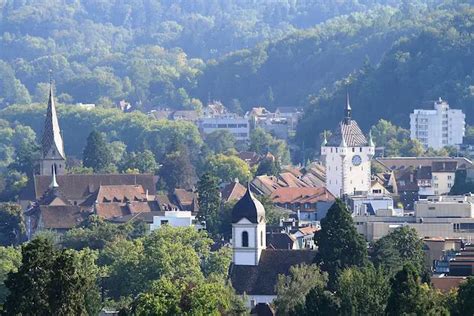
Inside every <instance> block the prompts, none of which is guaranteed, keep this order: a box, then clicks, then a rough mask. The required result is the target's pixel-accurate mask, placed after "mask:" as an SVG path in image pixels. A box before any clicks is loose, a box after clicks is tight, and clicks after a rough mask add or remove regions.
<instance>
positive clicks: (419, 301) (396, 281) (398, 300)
mask: <svg viewBox="0 0 474 316" xmlns="http://www.w3.org/2000/svg"><path fill="white" fill-rule="evenodd" d="M390 283H391V291H390V295H389V297H388V302H387V307H386V309H385V313H386V315H397V316H398V315H449V312H448V310H447V307H446V306H444V304H443V302H442V299H441V295H440V294H439V293H438V292H435V291H434V290H432V289H431V288H430V287H429V286H428V284H426V283H422V282H421V278H420V276H419V274H418V272H417V269H416V268H415V267H414V266H413V265H412V264H406V265H405V266H404V267H403V269H402V270H400V271H398V272H397V274H395V276H394V277H393V278H392V280H391V282H390Z"/></svg>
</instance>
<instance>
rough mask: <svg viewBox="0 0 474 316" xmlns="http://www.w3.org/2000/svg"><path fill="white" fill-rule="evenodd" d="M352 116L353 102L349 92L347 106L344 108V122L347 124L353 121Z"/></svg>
mask: <svg viewBox="0 0 474 316" xmlns="http://www.w3.org/2000/svg"><path fill="white" fill-rule="evenodd" d="M351 117H352V108H351V103H350V101H349V92H347V95H346V106H345V108H344V122H345V123H346V124H349V122H350V121H351Z"/></svg>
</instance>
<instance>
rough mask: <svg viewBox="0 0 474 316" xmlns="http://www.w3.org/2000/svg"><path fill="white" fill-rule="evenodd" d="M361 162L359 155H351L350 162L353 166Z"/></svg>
mask: <svg viewBox="0 0 474 316" xmlns="http://www.w3.org/2000/svg"><path fill="white" fill-rule="evenodd" d="M361 163H362V158H360V156H359V155H355V156H354V157H352V164H353V165H354V166H359V165H360V164H361Z"/></svg>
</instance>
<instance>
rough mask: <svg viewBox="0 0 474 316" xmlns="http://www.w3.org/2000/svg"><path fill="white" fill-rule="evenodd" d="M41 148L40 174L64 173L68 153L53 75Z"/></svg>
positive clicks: (50, 80) (50, 82)
mask: <svg viewBox="0 0 474 316" xmlns="http://www.w3.org/2000/svg"><path fill="white" fill-rule="evenodd" d="M41 149H42V152H41V154H42V155H41V159H40V175H49V176H51V175H53V174H55V175H63V174H64V173H65V170H66V155H65V154H64V144H63V138H62V136H61V130H60V129H59V123H58V117H57V114H56V104H55V102H54V92H53V81H52V79H51V76H50V79H49V98H48V109H47V111H46V119H45V121H44V130H43V137H42V139H41Z"/></svg>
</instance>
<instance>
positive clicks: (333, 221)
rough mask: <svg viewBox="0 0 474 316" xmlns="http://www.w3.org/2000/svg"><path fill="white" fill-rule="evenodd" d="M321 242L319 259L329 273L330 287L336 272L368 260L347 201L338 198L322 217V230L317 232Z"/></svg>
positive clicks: (364, 245) (317, 241) (362, 263)
mask: <svg viewBox="0 0 474 316" xmlns="http://www.w3.org/2000/svg"><path fill="white" fill-rule="evenodd" d="M314 239H315V242H316V244H317V245H318V254H317V257H316V259H317V261H318V262H319V264H320V265H321V268H322V270H323V271H327V272H328V273H329V287H333V286H334V282H335V279H336V277H337V274H338V273H339V272H341V271H342V270H343V269H345V268H348V267H352V266H358V267H361V266H364V265H365V264H366V263H367V247H366V243H365V241H364V238H363V237H362V236H361V235H359V234H358V233H357V230H356V228H355V226H354V222H353V220H352V217H351V215H350V213H349V211H348V210H347V208H346V205H345V204H344V202H342V201H341V200H340V199H336V201H335V202H334V204H333V205H332V206H331V207H330V208H329V210H328V213H327V215H326V217H325V218H324V219H323V220H322V221H321V230H320V231H318V232H317V233H316V235H315V236H314Z"/></svg>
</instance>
